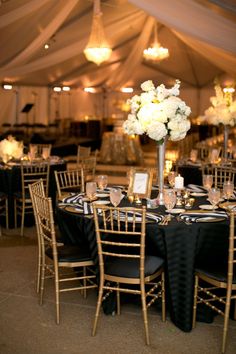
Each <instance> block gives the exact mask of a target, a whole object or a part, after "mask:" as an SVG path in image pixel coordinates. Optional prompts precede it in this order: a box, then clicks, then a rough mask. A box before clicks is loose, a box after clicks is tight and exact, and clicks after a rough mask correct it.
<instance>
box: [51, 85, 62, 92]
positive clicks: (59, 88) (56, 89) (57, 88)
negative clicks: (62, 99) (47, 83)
mask: <svg viewBox="0 0 236 354" xmlns="http://www.w3.org/2000/svg"><path fill="white" fill-rule="evenodd" d="M53 91H55V92H61V87H60V86H55V87H53Z"/></svg>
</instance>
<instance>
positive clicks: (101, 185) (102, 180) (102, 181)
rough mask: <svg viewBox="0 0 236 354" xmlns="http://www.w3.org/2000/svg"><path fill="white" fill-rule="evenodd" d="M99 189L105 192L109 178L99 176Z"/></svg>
mask: <svg viewBox="0 0 236 354" xmlns="http://www.w3.org/2000/svg"><path fill="white" fill-rule="evenodd" d="M97 183H98V188H99V189H100V190H102V191H103V190H104V189H105V188H106V187H107V184H108V176H107V175H99V176H97Z"/></svg>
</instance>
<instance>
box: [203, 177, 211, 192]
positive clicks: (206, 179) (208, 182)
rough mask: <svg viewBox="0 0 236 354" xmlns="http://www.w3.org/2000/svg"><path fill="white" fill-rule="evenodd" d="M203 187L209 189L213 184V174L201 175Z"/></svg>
mask: <svg viewBox="0 0 236 354" xmlns="http://www.w3.org/2000/svg"><path fill="white" fill-rule="evenodd" d="M202 183H203V187H204V188H205V189H206V190H207V191H209V190H210V189H211V187H212V184H213V176H212V175H203V177H202Z"/></svg>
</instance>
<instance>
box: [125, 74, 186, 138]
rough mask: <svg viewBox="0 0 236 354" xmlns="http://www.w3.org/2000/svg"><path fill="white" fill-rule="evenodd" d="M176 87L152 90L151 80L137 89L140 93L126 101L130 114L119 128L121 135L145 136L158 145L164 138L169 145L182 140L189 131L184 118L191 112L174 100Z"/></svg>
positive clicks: (182, 103) (178, 83)
mask: <svg viewBox="0 0 236 354" xmlns="http://www.w3.org/2000/svg"><path fill="white" fill-rule="evenodd" d="M179 87H180V81H178V80H176V84H175V85H174V86H173V87H172V88H171V89H167V88H166V87H165V85H163V84H162V85H160V86H157V87H156V88H155V86H154V84H153V82H152V80H148V81H145V82H144V83H143V84H142V85H141V89H142V90H143V91H144V92H143V93H141V95H139V96H138V95H135V96H133V97H132V98H131V99H129V100H128V101H127V102H128V104H129V105H130V108H131V113H130V114H129V115H128V119H127V120H126V121H125V122H124V124H123V128H124V131H125V132H126V133H127V134H129V135H132V134H138V135H142V134H147V135H148V136H149V137H150V138H151V139H153V140H156V141H157V142H159V143H162V142H163V140H164V138H165V137H166V136H168V138H169V140H172V141H178V140H182V139H183V138H185V136H186V134H187V131H188V130H189V129H190V121H189V120H188V119H187V117H188V116H189V115H190V113H191V109H190V107H188V106H187V105H186V103H185V102H184V101H182V100H181V99H180V98H179V97H177V96H178V95H179Z"/></svg>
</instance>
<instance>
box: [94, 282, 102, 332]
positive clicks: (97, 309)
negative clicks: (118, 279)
mask: <svg viewBox="0 0 236 354" xmlns="http://www.w3.org/2000/svg"><path fill="white" fill-rule="evenodd" d="M103 285H104V281H102V280H101V279H100V286H99V293H98V300H97V308H96V313H95V319H94V323H93V330H92V336H93V337H94V336H95V334H96V329H97V323H98V316H99V312H100V309H101V305H102V296H103Z"/></svg>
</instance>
